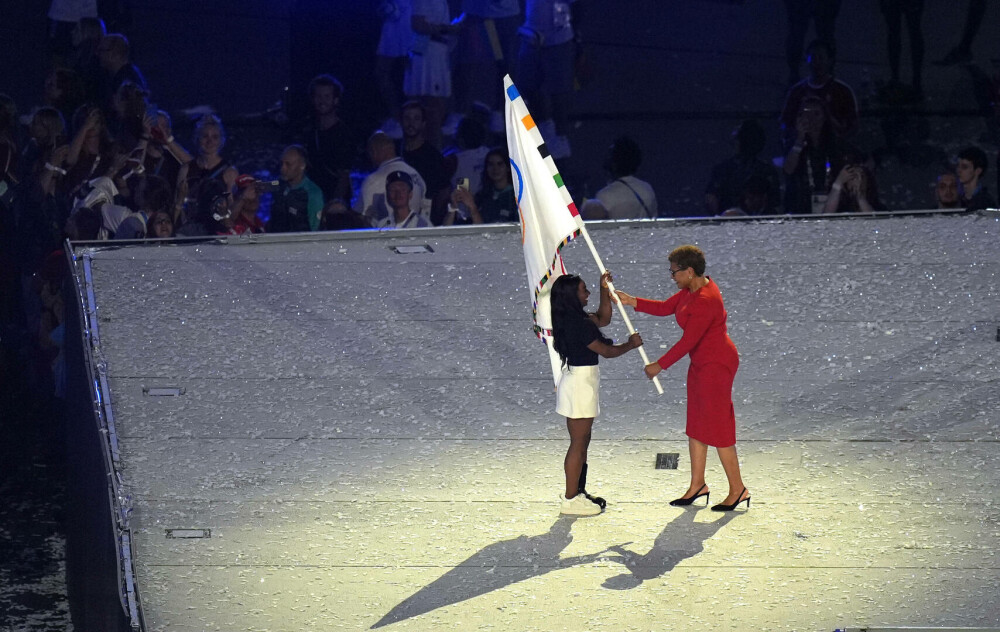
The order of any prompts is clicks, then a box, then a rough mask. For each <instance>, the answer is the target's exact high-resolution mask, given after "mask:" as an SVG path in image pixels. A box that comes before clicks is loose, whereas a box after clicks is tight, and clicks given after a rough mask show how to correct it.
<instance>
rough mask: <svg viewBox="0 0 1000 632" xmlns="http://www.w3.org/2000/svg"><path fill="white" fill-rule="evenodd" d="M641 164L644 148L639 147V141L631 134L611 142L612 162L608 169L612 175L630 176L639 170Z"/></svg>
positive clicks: (618, 176) (619, 176) (617, 176)
mask: <svg viewBox="0 0 1000 632" xmlns="http://www.w3.org/2000/svg"><path fill="white" fill-rule="evenodd" d="M641 164H642V150H641V149H639V143H637V142H635V141H634V140H632V138H630V137H629V136H619V137H618V138H616V139H615V142H613V143H612V144H611V162H610V165H609V166H610V169H608V171H610V172H611V175H613V176H614V177H616V178H622V177H624V176H630V175H632V174H634V173H635V172H636V171H638V169H639V165H641Z"/></svg>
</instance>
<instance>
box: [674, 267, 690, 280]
mask: <svg viewBox="0 0 1000 632" xmlns="http://www.w3.org/2000/svg"><path fill="white" fill-rule="evenodd" d="M685 270H687V268H677V269H676V270H674V269H671V270H670V278H673V277H674V275H675V274H677V273H678V272H684V271H685Z"/></svg>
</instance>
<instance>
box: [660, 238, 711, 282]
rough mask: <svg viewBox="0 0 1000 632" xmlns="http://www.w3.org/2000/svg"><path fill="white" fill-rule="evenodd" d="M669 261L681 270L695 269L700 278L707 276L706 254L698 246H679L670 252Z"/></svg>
mask: <svg viewBox="0 0 1000 632" xmlns="http://www.w3.org/2000/svg"><path fill="white" fill-rule="evenodd" d="M667 261H669V262H670V263H675V264H677V266H678V268H679V269H681V270H684V269H686V268H693V269H694V273H695V274H697V275H698V276H701V275H703V274H705V253H704V252H702V251H701V248H699V247H698V246H691V245H686V246H678V247H677V248H674V249H673V250H671V251H670V254H669V255H668V256H667Z"/></svg>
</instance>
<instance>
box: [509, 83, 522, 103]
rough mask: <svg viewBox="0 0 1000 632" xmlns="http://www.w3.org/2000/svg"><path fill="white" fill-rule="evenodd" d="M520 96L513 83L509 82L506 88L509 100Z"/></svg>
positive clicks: (514, 99)
mask: <svg viewBox="0 0 1000 632" xmlns="http://www.w3.org/2000/svg"><path fill="white" fill-rule="evenodd" d="M520 96H521V93H520V92H518V91H517V88H515V87H514V84H510V87H508V88H507V97H508V98H510V100H511V101H516V100H517V98H518V97H520Z"/></svg>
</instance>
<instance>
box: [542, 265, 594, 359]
mask: <svg viewBox="0 0 1000 632" xmlns="http://www.w3.org/2000/svg"><path fill="white" fill-rule="evenodd" d="M582 282H583V279H581V278H580V277H578V276H577V275H575V274H564V275H563V276H561V277H559V278H558V279H556V282H555V283H553V284H552V293H551V295H550V296H549V306H550V307H551V309H552V348H553V349H555V350H556V353H558V354H559V357H560V359H562V363H563V366H565V365H566V352H567V351H568V349H567V345H566V336H565V333H566V329H567V327H569V326H571V323H572V322H573V321H574V320H579V319H581V318H587V312H585V311H583V305H581V304H580V297H579V295H578V294H577V292H578V290H579V288H580V283H582Z"/></svg>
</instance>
